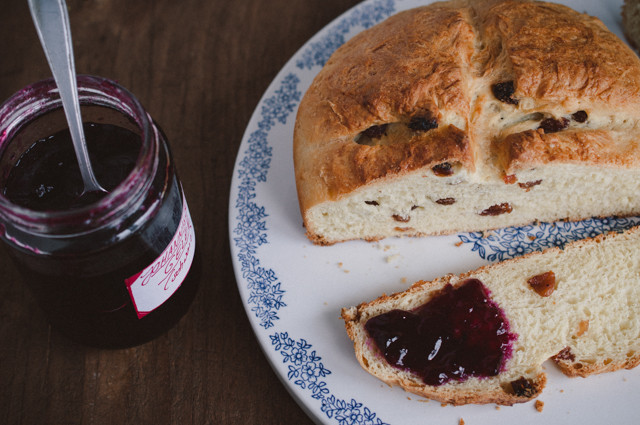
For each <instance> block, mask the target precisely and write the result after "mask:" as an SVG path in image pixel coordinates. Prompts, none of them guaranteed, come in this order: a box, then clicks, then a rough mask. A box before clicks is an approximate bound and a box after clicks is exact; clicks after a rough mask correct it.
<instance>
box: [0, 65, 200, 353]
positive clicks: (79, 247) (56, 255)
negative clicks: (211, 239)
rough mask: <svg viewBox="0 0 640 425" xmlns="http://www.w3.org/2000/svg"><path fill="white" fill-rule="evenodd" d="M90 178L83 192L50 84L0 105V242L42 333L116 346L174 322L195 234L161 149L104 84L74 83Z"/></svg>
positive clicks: (113, 87)
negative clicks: (93, 185) (35, 307)
mask: <svg viewBox="0 0 640 425" xmlns="http://www.w3.org/2000/svg"><path fill="white" fill-rule="evenodd" d="M78 92H79V97H80V104H81V111H82V117H83V122H84V128H85V134H86V139H87V147H88V150H89V155H90V158H91V163H92V165H93V169H94V172H95V174H96V177H97V180H98V181H99V182H100V184H101V185H102V186H103V187H104V188H106V189H107V191H108V193H106V194H105V193H88V194H82V190H83V184H82V178H81V175H80V170H79V167H78V163H77V161H76V158H75V153H74V150H73V145H72V142H71V137H70V134H69V130H68V126H67V123H66V120H65V116H64V112H63V109H62V104H61V101H60V97H59V95H58V91H57V88H56V85H55V82H54V81H53V80H46V81H42V82H39V83H36V84H33V85H31V86H28V87H26V88H24V89H23V90H21V91H20V92H18V93H16V94H15V95H14V96H12V97H11V98H10V99H9V100H7V101H6V102H5V103H4V104H3V105H2V106H1V107H0V238H1V239H2V240H3V241H4V242H5V244H6V246H7V247H8V252H9V254H10V255H11V257H12V258H13V260H14V263H15V264H16V265H17V267H18V269H19V270H20V271H21V273H22V275H23V276H24V279H25V281H26V283H27V284H28V286H30V287H31V289H32V292H33V294H34V295H35V297H36V299H37V301H38V303H39V305H40V306H41V307H42V309H43V310H44V312H45V313H46V315H47V317H48V319H49V321H50V323H51V325H52V326H53V327H54V328H55V329H57V330H58V331H60V332H61V333H63V334H65V335H67V336H68V337H70V338H71V339H73V340H76V341H78V342H81V343H84V344H87V345H92V346H101V347H126V346H133V345H137V344H140V343H143V342H146V341H149V340H151V339H153V338H154V337H156V336H159V335H160V334H162V333H164V332H165V331H167V330H168V329H169V328H170V327H172V326H173V325H174V324H176V323H177V322H178V320H179V319H180V318H181V317H182V316H183V315H184V314H185V313H186V311H187V310H188V308H189V305H190V304H191V302H192V300H193V298H194V296H195V293H196V290H197V287H198V276H197V274H198V272H199V268H198V267H199V265H198V264H197V263H198V262H197V261H196V260H197V258H198V256H197V255H196V252H195V247H196V246H195V242H196V241H195V232H194V229H193V223H192V221H191V217H190V215H189V209H188V207H187V203H186V200H185V197H184V193H183V190H182V186H181V183H180V181H179V179H178V176H177V174H176V171H175V168H174V163H173V159H172V157H171V152H170V150H169V146H168V144H167V140H166V138H165V136H164V134H163V133H162V131H161V130H160V129H159V128H158V126H157V125H156V124H155V123H154V121H153V120H152V119H151V117H150V116H149V115H148V113H147V112H146V111H145V110H144V108H143V107H142V106H141V105H140V103H139V102H138V100H137V99H136V98H135V97H134V96H133V95H132V94H131V93H129V92H128V91H127V90H126V89H124V88H122V87H121V86H119V85H118V84H116V83H114V82H113V81H109V80H106V79H103V78H99V77H92V76H79V77H78Z"/></svg>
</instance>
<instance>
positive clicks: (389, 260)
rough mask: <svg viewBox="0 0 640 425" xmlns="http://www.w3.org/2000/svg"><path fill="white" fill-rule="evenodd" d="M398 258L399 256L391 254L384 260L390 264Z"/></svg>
mask: <svg viewBox="0 0 640 425" xmlns="http://www.w3.org/2000/svg"><path fill="white" fill-rule="evenodd" d="M398 258H400V254H393V255H388V256H387V258H386V260H387V263H390V262H392V261H396V260H397V259H398Z"/></svg>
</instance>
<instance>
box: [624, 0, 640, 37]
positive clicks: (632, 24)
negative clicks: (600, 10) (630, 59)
mask: <svg viewBox="0 0 640 425" xmlns="http://www.w3.org/2000/svg"><path fill="white" fill-rule="evenodd" d="M622 28H623V29H624V35H625V36H627V40H629V42H630V43H631V45H632V46H633V47H635V48H636V49H640V0H624V5H623V6H622Z"/></svg>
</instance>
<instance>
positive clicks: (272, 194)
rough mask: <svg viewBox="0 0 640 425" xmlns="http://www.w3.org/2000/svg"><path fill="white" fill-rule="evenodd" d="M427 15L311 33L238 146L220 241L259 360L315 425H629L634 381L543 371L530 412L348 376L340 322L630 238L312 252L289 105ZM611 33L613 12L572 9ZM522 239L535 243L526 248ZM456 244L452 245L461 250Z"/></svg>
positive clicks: (629, 375)
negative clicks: (365, 39) (459, 283)
mask: <svg viewBox="0 0 640 425" xmlns="http://www.w3.org/2000/svg"><path fill="white" fill-rule="evenodd" d="M425 3H428V1H426V2H425V1H420V0H370V1H365V2H363V3H362V4H360V5H358V6H356V7H355V8H353V9H351V10H349V11H348V12H346V13H345V14H343V15H342V16H340V17H339V18H337V19H336V20H335V21H334V22H332V23H331V24H330V25H328V26H327V27H326V28H324V29H323V30H322V31H320V32H319V33H318V34H317V35H316V36H314V37H313V38H312V39H311V40H309V42H308V43H306V44H305V45H304V46H303V47H302V49H301V50H300V51H298V53H297V54H296V55H295V56H294V57H293V58H292V59H291V60H290V61H289V62H288V63H287V64H286V66H285V67H284V68H283V69H282V71H281V72H280V73H279V74H278V76H277V77H276V79H275V80H274V81H273V83H272V84H271V86H270V87H269V89H268V90H267V92H266V93H265V95H264V97H263V98H262V100H261V101H260V104H259V105H258V107H257V108H256V111H255V113H254V114H253V117H252V118H251V121H250V122H249V125H248V127H247V130H246V133H245V136H244V138H243V140H242V144H241V146H240V151H239V153H238V158H237V162H236V166H235V171H234V176H233V181H232V187H231V195H230V214H229V220H230V226H229V228H230V238H231V248H232V256H233V262H234V267H235V272H236V277H237V281H238V288H239V291H240V294H241V297H242V300H243V302H244V305H245V308H246V311H247V314H248V315H249V319H250V321H251V323H252V326H253V329H254V331H255V334H256V337H257V338H258V340H259V342H260V344H261V346H262V348H263V350H264V352H265V355H266V356H267V358H268V359H269V361H270V363H271V365H272V366H273V368H274V370H275V371H276V373H277V374H278V376H279V377H280V378H281V380H282V381H283V383H284V385H285V386H286V387H287V389H288V390H289V392H290V393H291V394H292V396H293V397H294V398H295V399H296V400H297V401H298V403H299V404H300V406H302V408H303V409H304V410H305V411H306V412H307V413H308V414H309V416H310V417H311V418H313V419H314V421H316V422H317V423H322V424H348V425H352V424H405V425H406V424H448V425H455V424H457V423H458V420H459V419H460V418H464V420H465V422H466V423H467V424H473V425H481V424H495V423H505V424H510V423H513V424H518V425H525V424H533V423H545V424H563V425H567V424H605V423H615V424H618V425H619V424H632V423H634V424H637V423H639V421H640V419H638V418H639V417H640V416H639V415H640V403H638V400H639V399H638V397H639V396H638V395H639V394H640V369H637V370H632V371H619V372H614V373H610V374H604V375H599V376H593V377H590V378H588V379H581V378H573V379H571V378H567V377H565V376H564V375H562V374H561V373H560V372H558V371H557V370H556V369H555V368H554V366H553V365H551V364H550V363H548V364H546V365H545V366H546V371H547V375H548V384H547V387H546V388H545V389H544V391H543V393H542V395H541V396H540V397H539V400H541V401H544V403H545V405H544V411H543V412H542V413H539V412H538V411H536V409H535V408H534V406H533V403H526V404H521V405H517V406H513V407H501V408H499V409H498V408H496V406H494V405H485V406H460V407H453V406H441V405H440V403H437V402H434V401H431V402H427V401H426V400H423V399H420V398H419V397H416V396H413V395H411V394H408V393H405V392H404V391H403V390H401V389H399V388H390V387H388V386H387V385H385V384H383V383H382V382H380V381H378V380H377V379H376V378H373V377H372V376H370V375H369V374H367V373H366V372H364V370H363V369H361V368H360V365H359V364H358V363H357V361H356V359H355V356H354V353H353V346H352V343H351V341H350V340H349V339H348V338H347V335H346V333H345V331H344V326H343V322H342V320H341V319H340V318H339V316H340V309H341V308H342V307H345V306H351V305H356V304H358V303H360V302H362V301H369V300H372V299H374V298H377V297H378V296H379V295H381V294H382V293H392V292H397V291H400V290H403V289H405V288H407V287H408V286H409V285H410V284H411V283H413V282H414V281H417V280H420V279H432V278H435V277H437V276H440V275H443V274H446V273H462V272H465V271H467V270H471V269H474V268H476V267H479V266H482V265H484V264H486V263H487V262H489V261H496V260H500V259H506V258H511V257H513V256H516V255H520V254H523V253H525V252H530V251H532V250H539V249H542V248H546V247H548V246H552V245H559V244H563V243H566V242H567V241H570V240H574V239H579V238H584V237H587V236H593V235H595V234H598V233H602V232H603V231H606V230H610V229H614V228H626V227H630V226H631V225H632V224H635V223H638V222H639V221H640V219H607V220H587V221H585V222H581V223H558V225H557V226H553V225H545V224H542V225H540V226H528V227H523V228H510V229H504V230H501V231H498V232H495V233H494V234H493V235H492V236H491V237H489V238H482V237H481V235H479V234H474V233H471V234H469V233H465V234H459V235H452V236H446V237H430V238H422V239H415V238H406V239H387V240H384V241H381V242H378V243H366V242H358V241H356V242H347V243H342V244H337V245H334V246H330V247H318V246H314V245H312V244H311V243H310V242H309V241H308V240H307V239H306V237H305V235H304V229H303V228H302V222H301V217H300V213H299V210H298V201H297V196H296V190H295V182H294V174H293V164H292V139H293V125H294V121H295V115H296V109H297V107H298V103H299V101H300V99H301V97H302V95H303V93H304V92H305V90H306V89H307V88H308V87H309V85H310V84H311V81H312V79H313V77H314V76H315V75H316V74H317V73H318V71H319V70H320V69H321V67H322V65H323V63H324V62H325V61H326V60H327V58H328V57H329V56H330V54H331V53H332V52H333V51H334V50H335V49H336V48H337V47H338V46H339V45H341V44H342V43H344V42H345V41H346V40H347V39H349V38H350V37H352V36H353V35H354V34H356V33H357V32H359V31H362V30H363V29H364V28H368V27H370V26H372V25H374V24H376V23H377V22H380V21H381V20H383V19H385V18H386V17H388V16H389V15H391V14H393V13H396V12H398V11H400V10H403V9H408V8H411V7H415V6H419V5H422V4H425ZM566 3H567V4H569V5H570V6H573V7H574V8H575V9H577V10H579V11H586V12H588V13H590V14H592V15H596V16H598V17H600V19H601V20H602V21H604V23H605V24H606V25H607V26H608V27H609V28H610V29H612V30H613V31H614V32H615V33H616V34H618V35H619V36H622V35H621V33H622V31H621V27H620V7H621V3H622V1H621V0H617V1H610V0H607V1H606V2H605V1H600V0H589V1H578V0H576V1H568V2H566ZM528 235H535V236H536V238H535V239H534V240H533V241H531V240H530V238H528V237H527V236H528ZM460 242H461V244H460Z"/></svg>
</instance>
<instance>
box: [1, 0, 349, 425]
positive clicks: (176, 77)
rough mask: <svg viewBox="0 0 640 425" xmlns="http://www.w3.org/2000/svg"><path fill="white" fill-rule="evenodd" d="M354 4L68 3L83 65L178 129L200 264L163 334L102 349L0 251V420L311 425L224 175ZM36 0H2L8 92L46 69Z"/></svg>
mask: <svg viewBox="0 0 640 425" xmlns="http://www.w3.org/2000/svg"><path fill="white" fill-rule="evenodd" d="M356 3H357V1H356V0H269V1H263V0H237V1H222V0H206V1H205V0H200V1H198V0H180V1H176V0H135V1H132V0H84V1H82V0H68V5H69V15H70V19H71V26H72V33H73V38H74V48H75V53H76V67H77V70H78V73H82V74H93V75H99V76H103V77H107V78H110V79H113V80H116V81H118V82H120V84H122V85H123V86H125V87H127V88H128V89H129V90H131V91H132V92H133V93H134V94H136V96H137V97H138V99H140V101H141V102H142V104H143V105H144V106H145V107H146V109H147V110H148V111H149V113H150V114H151V115H152V116H153V117H154V118H155V119H156V121H157V122H159V123H160V125H161V127H162V128H163V129H164V131H165V133H166V134H167V136H168V138H169V141H170V145H171V147H172V150H173V153H174V157H175V161H176V164H177V167H178V171H179V173H180V176H181V179H182V182H183V184H184V187H185V191H186V194H187V198H188V201H189V207H190V209H191V215H192V218H193V220H194V223H195V226H196V234H197V243H198V249H199V250H200V251H201V254H202V258H203V259H204V261H203V270H202V283H201V287H200V291H199V294H198V297H197V299H196V301H195V302H194V304H193V305H192V307H191V309H190V311H189V313H187V315H186V316H185V317H184V318H183V319H182V321H181V322H180V323H179V324H178V325H177V326H176V327H174V328H173V329H172V330H170V331H169V332H168V333H167V334H165V335H163V336H161V337H159V338H158V339H156V340H154V341H152V342H150V343H147V344H145V345H142V346H139V347H136V348H131V349H125V350H98V349H92V348H86V347H83V346H80V345H77V344H75V343H73V342H70V341H68V340H67V339H65V338H64V337H62V336H60V335H58V334H57V333H56V332H55V331H52V330H51V329H50V327H49V325H48V324H47V321H46V320H45V318H44V316H43V314H42V313H41V312H40V311H39V309H38V307H37V305H36V304H35V301H34V299H33V298H32V296H31V294H30V293H29V291H28V289H27V288H26V287H25V286H24V284H23V282H22V281H21V278H20V276H19V274H18V273H17V271H16V269H15V268H14V266H13V264H12V263H11V261H10V259H9V258H8V256H7V254H6V252H5V251H3V250H0V273H1V274H2V277H1V278H0V423H4V424H208V423H210V424H305V423H311V421H310V419H308V418H307V417H306V416H305V414H304V412H303V411H302V410H301V409H300V408H299V407H298V406H297V404H296V403H295V401H294V400H293V399H292V398H291V397H290V396H289V394H288V393H287V391H286V389H285V387H284V386H283V385H282V384H281V383H280V381H279V379H278V378H277V376H276V375H275V374H274V372H273V371H272V370H271V368H270V366H269V364H268V362H267V360H266V358H265V357H264V355H263V354H262V351H261V350H260V347H259V346H258V343H257V341H256V339H255V337H254V335H253V333H252V330H251V327H250V325H249V322H248V319H247V316H246V313H245V311H244V309H243V305H242V302H241V300H240V296H239V294H238V291H237V287H236V281H235V277H234V273H233V268H232V263H231V255H230V250H229V238H228V224H227V223H228V217H227V215H228V211H227V210H228V199H229V185H230V182H231V177H232V174H233V166H234V161H235V157H236V154H237V151H238V147H239V145H240V141H241V138H242V135H243V132H244V130H245V127H246V125H247V122H248V120H249V118H250V116H251V114H252V112H253V110H254V108H255V107H256V105H257V103H258V101H259V99H260V97H261V96H262V94H263V92H264V91H265V90H266V88H267V86H268V85H269V83H270V82H271V80H272V79H273V78H274V77H275V75H276V73H277V72H278V71H279V70H280V68H282V66H283V65H284V64H285V63H286V61H287V60H288V59H289V58H290V57H291V56H292V55H293V54H294V53H295V52H296V50H297V49H299V48H300V47H301V46H302V45H303V44H304V42H305V41H306V40H308V39H309V38H310V37H311V36H312V35H313V34H315V33H316V32H317V31H319V30H320V29H321V28H322V27H324V26H325V25H326V24H327V23H329V22H330V21H331V20H332V19H334V18H335V17H337V16H338V15H340V14H341V13H342V12H344V11H345V10H347V9H348V8H350V7H351V6H353V5H354V4H356ZM50 75H51V74H50V71H49V69H48V67H47V63H46V60H45V57H44V54H43V52H42V49H41V47H40V44H39V42H38V39H37V35H36V32H35V29H34V28H33V25H32V22H31V17H30V15H29V11H28V8H27V2H26V0H7V1H3V7H2V13H1V14H0V101H4V100H5V99H7V98H8V97H9V96H11V95H12V94H13V93H15V92H16V91H18V90H19V89H20V88H22V87H24V86H26V85H27V84H30V83H33V82H35V81H38V80H41V79H44V78H48V77H50Z"/></svg>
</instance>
